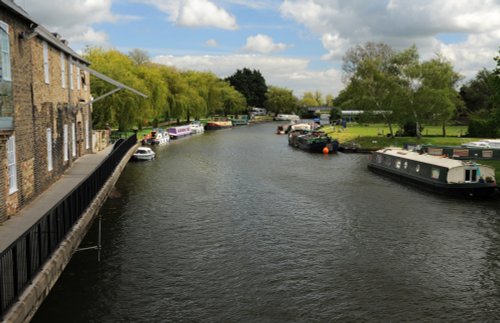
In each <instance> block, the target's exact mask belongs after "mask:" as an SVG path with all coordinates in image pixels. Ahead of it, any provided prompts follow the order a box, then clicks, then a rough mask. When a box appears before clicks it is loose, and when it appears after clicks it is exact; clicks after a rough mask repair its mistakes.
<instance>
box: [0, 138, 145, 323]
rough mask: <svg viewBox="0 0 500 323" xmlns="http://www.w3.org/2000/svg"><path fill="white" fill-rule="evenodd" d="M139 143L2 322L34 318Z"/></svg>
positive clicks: (18, 322)
mask: <svg viewBox="0 0 500 323" xmlns="http://www.w3.org/2000/svg"><path fill="white" fill-rule="evenodd" d="M137 146H138V145H136V146H134V147H132V149H130V150H129V151H128V153H127V154H126V155H125V157H124V158H123V159H122V161H121V162H120V164H119V165H118V166H117V167H116V169H115V171H114V172H113V174H112V175H111V177H110V178H109V179H108V181H107V182H106V184H105V185H104V187H103V188H102V189H101V191H100V192H99V193H98V194H97V196H96V198H95V199H94V200H93V201H92V203H91V204H90V206H89V207H88V208H87V210H86V211H85V213H84V214H83V215H82V217H81V218H80V220H79V221H78V222H77V223H76V224H75V225H74V227H73V229H72V230H71V231H70V232H69V233H68V236H67V237H66V238H65V239H64V240H63V241H62V242H61V245H60V246H59V248H57V249H56V250H55V251H54V253H53V255H52V257H51V258H50V259H49V260H48V261H47V262H46V263H45V265H43V267H42V268H41V270H40V271H39V272H38V274H37V275H36V276H35V277H34V278H33V279H32V281H31V285H29V286H28V287H27V288H26V290H24V292H23V293H22V294H21V295H20V296H19V300H18V301H17V302H16V303H15V304H14V305H13V306H12V307H11V308H10V309H9V311H8V312H7V313H6V314H5V316H4V320H3V321H2V322H5V323H20V322H29V321H30V320H31V319H32V318H33V316H34V315H35V313H36V311H37V310H38V308H39V307H40V305H41V304H42V302H43V301H44V300H45V298H46V297H47V295H48V294H49V292H50V290H51V289H52V287H53V286H54V285H55V283H56V282H57V280H58V279H59V277H60V276H61V274H62V272H63V271H64V268H66V266H67V265H68V263H69V261H70V260H71V257H72V256H73V254H74V253H75V251H76V250H77V248H78V246H79V245H80V243H81V242H82V240H83V238H84V237H85V235H86V234H87V232H88V230H89V229H90V227H91V226H92V223H93V222H94V219H95V217H96V215H97V214H98V213H99V210H100V209H101V207H102V205H103V204H104V202H105V201H106V199H107V198H108V196H109V194H110V192H111V190H112V189H113V187H114V186H115V184H116V182H117V180H118V178H119V177H120V175H121V173H122V171H123V169H124V168H125V166H126V165H127V163H128V161H129V160H130V158H131V157H132V155H133V154H134V152H135V150H136V148H137Z"/></svg>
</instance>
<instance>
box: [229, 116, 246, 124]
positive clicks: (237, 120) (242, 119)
mask: <svg viewBox="0 0 500 323" xmlns="http://www.w3.org/2000/svg"><path fill="white" fill-rule="evenodd" d="M231 123H232V124H233V127H236V126H247V125H248V116H246V115H241V116H237V117H235V118H232V119H231Z"/></svg>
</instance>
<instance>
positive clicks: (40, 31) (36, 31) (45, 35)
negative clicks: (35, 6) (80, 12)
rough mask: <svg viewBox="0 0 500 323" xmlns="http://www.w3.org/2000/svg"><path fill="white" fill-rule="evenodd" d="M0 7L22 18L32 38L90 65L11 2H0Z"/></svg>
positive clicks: (0, 0)
mask: <svg viewBox="0 0 500 323" xmlns="http://www.w3.org/2000/svg"><path fill="white" fill-rule="evenodd" d="M0 7H6V8H7V9H9V10H10V11H11V12H13V13H14V14H16V15H17V16H20V17H21V18H24V19H25V20H27V21H28V22H29V23H30V24H31V26H30V27H31V31H30V34H32V35H33V36H38V37H39V38H41V39H43V40H45V41H47V42H48V43H50V44H51V45H52V46H54V47H56V48H57V49H59V50H61V51H62V52H64V53H66V54H68V55H70V56H72V57H73V58H75V59H77V60H79V61H80V62H82V63H84V64H86V65H90V63H89V62H88V61H87V60H85V59H84V58H82V57H81V56H80V55H78V54H77V53H76V52H75V51H74V50H73V49H71V48H70V47H69V46H68V45H67V42H65V41H64V40H62V39H60V38H59V37H57V36H55V35H54V34H53V33H51V32H50V31H49V30H48V29H47V28H45V27H44V26H42V25H41V24H40V23H39V22H38V21H37V20H36V19H35V18H33V17H32V16H30V15H29V13H28V12H27V11H26V10H24V9H23V8H22V7H20V6H19V5H17V4H16V3H15V2H14V1H12V0H0Z"/></svg>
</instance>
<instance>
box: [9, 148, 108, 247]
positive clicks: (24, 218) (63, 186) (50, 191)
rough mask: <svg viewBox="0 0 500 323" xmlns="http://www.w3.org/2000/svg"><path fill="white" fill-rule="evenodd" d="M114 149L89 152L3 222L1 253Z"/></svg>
mask: <svg viewBox="0 0 500 323" xmlns="http://www.w3.org/2000/svg"><path fill="white" fill-rule="evenodd" d="M112 149H113V145H110V146H108V147H107V148H106V149H104V150H102V151H100V152H98V153H96V154H88V155H84V156H82V157H80V158H78V159H77V160H76V161H75V163H74V164H73V166H71V168H69V169H68V170H67V171H66V172H65V173H64V175H62V176H61V178H60V179H59V180H57V181H56V182H55V183H54V184H52V185H51V186H50V187H49V188H47V189H46V190H45V191H44V192H43V193H42V194H40V195H39V196H38V197H37V198H36V199H35V200H34V201H32V202H31V203H29V204H28V205H26V206H25V207H24V208H23V209H21V211H19V212H18V213H17V214H16V215H15V216H13V217H12V218H10V219H9V220H7V221H5V222H4V223H3V224H1V225H0V253H1V252H3V251H4V250H5V249H6V248H8V247H9V246H10V245H11V244H12V243H13V242H14V241H16V239H17V238H18V237H20V236H21V235H22V234H23V233H24V232H26V231H27V230H28V229H29V228H31V227H32V226H33V225H34V224H35V223H37V221H38V220H40V218H41V217H42V216H43V215H44V214H45V213H47V212H48V211H49V210H50V209H52V208H53V207H54V206H55V205H56V204H57V203H58V202H59V201H60V200H61V198H62V197H64V196H65V195H66V194H67V193H69V192H70V191H71V190H73V189H74V188H75V187H76V186H77V185H78V184H79V183H80V182H82V181H83V180H84V179H85V178H86V177H87V176H88V175H89V174H90V173H91V172H92V171H93V170H94V169H96V168H97V166H99V165H100V164H101V162H102V161H103V160H104V159H105V158H106V156H108V155H109V153H110V152H111V150H112Z"/></svg>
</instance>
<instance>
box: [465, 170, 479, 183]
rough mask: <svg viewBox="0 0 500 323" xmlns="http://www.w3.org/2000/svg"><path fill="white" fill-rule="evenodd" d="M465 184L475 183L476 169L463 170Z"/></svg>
mask: <svg viewBox="0 0 500 323" xmlns="http://www.w3.org/2000/svg"><path fill="white" fill-rule="evenodd" d="M465 182H466V183H475V182H477V169H466V170H465Z"/></svg>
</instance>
